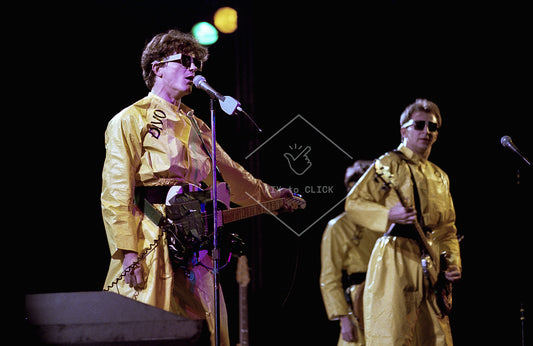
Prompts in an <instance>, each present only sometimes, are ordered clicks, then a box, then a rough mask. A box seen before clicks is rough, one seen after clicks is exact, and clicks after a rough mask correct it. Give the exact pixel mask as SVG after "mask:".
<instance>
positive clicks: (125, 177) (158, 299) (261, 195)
mask: <svg viewBox="0 0 533 346" xmlns="http://www.w3.org/2000/svg"><path fill="white" fill-rule="evenodd" d="M207 53H208V52H207V48H205V47H203V46H201V45H200V44H199V43H198V42H197V41H196V40H195V39H194V38H193V36H192V35H190V34H185V33H182V32H179V31H177V30H170V31H168V32H165V33H161V34H158V35H156V36H155V37H154V38H153V39H152V40H151V41H150V42H149V43H148V44H147V45H146V47H145V49H144V51H143V53H142V58H141V66H142V71H143V78H144V81H145V83H146V85H147V87H148V89H149V90H150V93H149V94H148V96H146V97H144V98H143V99H141V100H139V101H137V102H135V103H134V104H132V105H131V106H129V107H127V108H125V109H124V110H122V111H121V112H120V113H118V114H117V115H116V116H114V117H113V118H112V119H111V121H110V122H109V124H108V127H107V129H106V133H105V145H106V158H105V163H104V168H103V173H102V194H101V204H102V214H103V219H104V224H105V229H106V233H107V238H108V242H109V248H110V251H111V263H110V266H109V271H108V275H107V278H106V281H105V285H104V289H107V290H110V291H113V292H116V293H119V294H121V295H124V296H127V297H131V298H134V299H136V300H138V301H140V302H143V303H146V304H150V305H153V306H156V307H158V308H161V309H164V310H167V311H170V312H173V313H176V314H180V315H183V316H185V317H188V318H191V319H205V320H207V323H208V326H209V329H210V331H211V342H212V343H214V335H213V333H214V324H215V322H214V321H215V310H214V306H213V294H214V283H213V274H212V272H211V271H210V270H209V269H207V267H212V260H211V257H210V256H209V255H208V254H207V251H204V250H203V251H200V252H199V254H198V255H197V256H195V257H194V258H191V260H190V262H189V263H186V264H185V266H184V267H179V268H178V269H176V268H173V265H172V263H171V260H170V257H169V250H168V247H167V239H166V238H165V236H164V234H163V233H162V232H161V229H160V228H159V227H158V226H157V225H156V224H155V223H154V221H153V219H152V218H151V217H150V213H149V212H148V211H149V210H148V209H144V207H143V206H146V204H145V203H143V204H142V206H141V205H139V204H138V203H136V202H135V201H134V200H135V197H136V194H138V193H139V192H141V193H142V196H143V198H146V200H148V202H150V203H151V204H152V205H153V206H154V208H155V209H156V210H157V211H158V212H159V213H164V212H165V209H164V205H165V203H166V202H167V201H166V200H165V197H166V192H167V191H168V189H170V187H173V186H177V185H184V184H194V185H200V184H201V183H205V184H207V185H211V182H212V174H215V173H214V171H215V170H214V169H213V167H211V159H210V157H209V155H210V154H209V153H208V152H207V151H208V150H209V149H210V148H211V130H210V129H209V127H208V126H207V125H206V124H205V123H204V122H203V121H202V120H200V119H198V118H196V117H195V116H194V115H193V110H192V109H191V108H189V107H187V106H186V105H184V104H183V103H182V98H183V97H184V96H187V95H188V94H190V93H191V91H192V87H193V77H194V76H195V74H196V72H197V71H200V70H201V68H202V65H203V63H204V61H205V60H206V59H207ZM208 148H209V149H208ZM217 165H218V169H219V170H220V173H221V176H222V178H223V179H224V181H225V182H226V183H228V185H229V187H230V191H231V200H232V202H234V203H236V204H239V205H242V206H246V205H251V204H255V203H256V202H255V201H260V202H262V201H267V200H272V199H276V198H281V197H289V196H292V194H291V192H290V190H289V189H279V190H277V189H275V188H274V187H272V186H270V185H268V184H266V183H264V182H262V181H261V180H259V179H256V178H254V177H253V176H252V175H251V174H250V173H248V172H247V171H246V170H245V169H244V168H243V167H242V166H241V165H239V164H238V163H236V162H234V161H233V160H232V159H231V158H230V157H229V155H228V154H227V153H226V152H225V151H224V150H223V149H222V148H221V147H220V146H218V145H217ZM142 200H143V199H141V201H142ZM167 204H168V203H167ZM192 212H194V210H192ZM152 215H153V213H152ZM161 234H163V236H162V237H160V235H161ZM222 260H223V259H222ZM136 263H137V264H136ZM220 341H221V342H220V344H221V345H229V344H230V343H229V337H228V327H227V316H226V308H225V304H224V299H223V296H222V295H221V299H220Z"/></svg>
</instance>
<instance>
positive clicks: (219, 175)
mask: <svg viewBox="0 0 533 346" xmlns="http://www.w3.org/2000/svg"><path fill="white" fill-rule="evenodd" d="M187 117H188V118H189V119H190V120H191V123H192V126H193V127H194V131H196V135H197V136H198V138H200V141H202V148H203V149H204V151H205V152H206V154H207V155H208V156H209V158H210V159H211V161H213V157H212V156H211V152H210V151H209V149H207V145H206V144H205V141H204V139H203V138H202V135H201V132H200V128H199V127H198V123H197V122H196V119H194V115H191V116H189V114H188V113H187ZM215 172H216V175H217V181H218V182H221V183H222V182H224V178H223V177H222V174H220V171H219V169H218V167H215Z"/></svg>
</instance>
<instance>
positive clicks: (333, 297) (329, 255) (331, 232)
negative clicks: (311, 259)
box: [320, 217, 350, 320]
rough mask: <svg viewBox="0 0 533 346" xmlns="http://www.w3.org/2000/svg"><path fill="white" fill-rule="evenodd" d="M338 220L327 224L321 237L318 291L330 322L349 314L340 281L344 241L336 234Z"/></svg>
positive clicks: (344, 250) (344, 247)
mask: <svg viewBox="0 0 533 346" xmlns="http://www.w3.org/2000/svg"><path fill="white" fill-rule="evenodd" d="M338 218H339V217H337V218H335V219H332V220H331V221H330V222H328V225H327V226H326V229H325V230H324V234H323V235H322V243H321V253H320V259H321V269H320V291H321V293H322V300H323V301H324V307H325V308H326V313H327V315H328V318H329V319H330V320H336V319H338V318H339V317H340V316H345V315H348V314H349V313H350V308H349V306H348V303H347V302H346V298H345V296H344V290H343V287H342V281H341V280H342V269H343V262H344V255H345V253H346V241H344V240H343V239H342V238H341V237H339V234H338V232H336V228H337V226H338V224H337V223H336V221H337V220H338Z"/></svg>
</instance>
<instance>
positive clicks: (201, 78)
mask: <svg viewBox="0 0 533 346" xmlns="http://www.w3.org/2000/svg"><path fill="white" fill-rule="evenodd" d="M202 82H205V77H204V76H202V75H197V76H194V78H193V79H192V83H193V84H194V86H195V87H197V88H199V87H200V83H202Z"/></svg>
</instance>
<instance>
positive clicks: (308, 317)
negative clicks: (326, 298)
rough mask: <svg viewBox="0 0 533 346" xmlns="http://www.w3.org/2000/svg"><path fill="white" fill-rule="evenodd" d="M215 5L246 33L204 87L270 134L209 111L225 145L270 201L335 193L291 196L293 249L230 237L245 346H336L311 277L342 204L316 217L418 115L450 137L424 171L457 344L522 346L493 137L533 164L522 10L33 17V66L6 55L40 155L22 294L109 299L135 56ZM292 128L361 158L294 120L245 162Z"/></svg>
mask: <svg viewBox="0 0 533 346" xmlns="http://www.w3.org/2000/svg"><path fill="white" fill-rule="evenodd" d="M223 5H230V6H232V7H234V8H235V9H237V11H238V12H239V28H238V30H237V32H236V33H234V34H229V35H226V34H221V36H220V39H219V41H218V42H217V43H215V44H214V45H213V46H211V47H209V49H210V59H209V61H208V62H207V63H206V65H205V70H204V72H203V73H202V74H203V75H205V76H206V78H207V80H208V81H209V83H210V84H211V85H213V86H214V87H215V88H217V89H218V90H219V91H221V92H222V93H223V94H227V95H233V96H235V97H236V98H237V99H239V100H240V101H241V102H242V104H243V108H245V109H246V110H247V111H248V112H249V113H250V114H252V115H253V117H254V119H255V120H256V121H257V122H258V123H259V125H260V126H261V127H262V128H263V134H258V133H257V132H256V131H255V130H254V128H253V127H252V126H251V125H250V123H249V122H248V120H247V119H246V118H244V117H241V116H237V117H228V116H226V115H225V114H223V113H222V111H220V110H219V111H218V118H217V133H218V137H217V139H218V142H219V143H220V144H221V145H222V146H223V147H224V148H225V150H226V151H227V152H228V153H229V154H230V155H231V156H232V158H233V159H234V160H235V161H237V162H239V163H241V164H242V165H243V166H244V167H245V168H246V169H248V170H249V171H250V172H252V173H253V174H254V175H255V176H256V177H259V178H261V179H263V180H264V181H266V182H268V183H270V184H272V185H276V186H292V187H295V186H299V187H300V188H301V189H302V188H303V187H304V186H333V188H332V189H333V190H330V192H331V193H327V194H326V193H308V194H306V193H305V192H304V191H300V192H301V193H302V194H303V195H304V197H305V198H306V199H307V201H308V208H307V209H306V210H305V211H300V212H298V213H295V214H293V215H285V216H283V217H282V218H283V220H285V222H286V223H287V224H288V225H290V226H291V227H293V228H294V229H296V230H304V229H306V228H307V227H308V226H309V225H310V224H311V221H314V220H317V219H318V221H317V222H316V223H314V225H312V226H311V227H309V228H308V229H307V230H306V231H305V232H304V233H303V234H299V235H297V234H295V233H293V232H291V231H290V230H289V229H287V228H286V227H285V226H283V225H282V224H281V223H279V222H278V221H277V220H275V219H273V218H272V217H268V216H261V217H257V218H254V219H253V220H247V221H241V222H238V223H235V224H232V225H228V226H227V229H229V230H231V231H233V232H238V233H239V234H240V235H241V236H242V237H243V238H245V240H246V241H247V243H248V249H247V255H248V257H249V261H250V266H251V277H252V281H251V283H250V286H249V301H250V302H249V305H250V312H249V317H250V338H251V344H257V345H271V344H274V343H276V344H284V345H285V344H287V345H288V344H294V343H296V344H306V343H310V342H313V344H324V345H326V344H328V345H333V344H336V341H337V337H338V326H337V323H336V322H330V321H328V320H327V318H326V314H325V310H324V307H323V303H322V298H321V295H320V291H319V286H318V277H319V272H320V240H321V236H322V232H323V230H324V228H325V226H326V223H327V221H328V220H329V219H331V218H333V217H334V216H336V215H337V214H339V213H340V212H342V210H343V204H342V203H341V204H339V205H338V206H337V207H336V208H333V210H331V211H329V213H327V214H326V215H325V216H324V217H323V218H321V219H319V216H320V215H323V214H324V213H325V212H326V211H328V210H329V209H330V207H331V206H333V205H334V204H335V202H336V201H340V200H341V199H342V198H343V197H344V192H345V191H344V187H343V175H344V170H345V168H346V167H347V166H348V165H350V164H351V163H352V162H353V160H355V159H363V158H364V159H373V158H375V157H377V156H379V155H381V154H382V153H384V152H385V151H388V150H391V149H393V148H395V147H396V146H397V145H398V144H399V140H400V136H399V126H398V121H399V116H400V114H401V112H402V111H403V109H404V108H405V107H406V106H407V105H408V104H410V103H411V102H413V101H414V100H415V99H416V98H428V99H430V100H432V101H434V102H436V103H437V104H438V105H439V106H440V109H441V113H442V116H443V127H442V130H441V131H440V134H439V140H438V141H437V143H436V145H435V146H434V149H433V152H432V155H431V161H433V162H435V163H436V164H437V165H439V166H440V167H441V168H443V169H444V170H445V171H446V172H447V173H448V175H449V176H450V180H451V189H452V195H453V196H454V202H455V208H456V212H457V227H458V229H459V232H460V233H461V234H462V235H464V237H465V238H464V241H463V242H462V243H461V248H462V257H463V279H462V280H461V282H460V283H458V284H457V285H456V286H455V289H454V310H453V312H452V315H451V323H452V329H453V332H454V338H455V342H456V344H457V345H467V344H471V342H470V340H472V339H475V340H478V341H479V342H478V344H487V343H491V344H506V345H515V344H519V343H520V319H519V318H520V313H519V309H520V304H521V303H523V304H525V307H526V313H528V312H529V310H528V309H529V307H530V305H529V304H530V303H531V287H530V283H529V282H527V281H526V280H527V279H529V278H528V275H527V273H528V272H529V273H530V272H531V270H530V268H531V264H532V263H531V258H530V257H529V256H528V255H527V254H526V253H527V251H528V248H529V246H528V245H529V244H528V238H527V237H528V236H529V233H530V231H531V225H530V224H529V222H528V221H529V219H530V216H529V214H530V213H531V209H532V208H531V206H532V203H531V199H530V198H531V191H532V190H531V179H532V174H531V168H528V167H527V166H526V165H525V164H524V163H523V162H522V161H521V160H520V159H519V158H518V157H517V156H516V155H515V154H514V153H513V152H511V151H510V150H508V149H505V148H503V147H502V146H501V145H500V138H501V137H502V136H503V135H509V136H511V137H512V138H513V141H514V142H515V143H516V144H517V145H518V146H519V147H520V148H521V149H522V151H524V152H525V153H526V154H529V156H530V157H531V156H532V155H533V154H532V152H533V151H532V150H531V148H532V146H531V137H530V131H529V127H530V126H531V125H530V122H531V114H532V112H531V97H530V95H531V91H532V88H531V77H532V68H531V65H530V64H531V61H532V58H533V56H532V54H533V53H532V52H531V45H530V41H531V39H530V33H531V32H532V27H531V26H532V24H531V21H530V18H528V17H527V12H528V11H529V7H526V6H523V7H519V6H515V5H514V4H513V3H510V2H505V4H504V3H503V2H496V3H490V4H489V3H482V4H479V5H463V4H461V5H458V4H457V5H452V4H451V3H449V2H446V3H436V4H432V5H428V4H426V3H425V2H420V3H418V2H406V1H381V2H379V3H378V4H375V5H368V4H361V3H360V2H355V3H347V2H337V1H327V2H320V3H316V4H314V5H311V4H309V3H308V2H302V3H301V4H299V3H298V2H291V3H290V6H289V4H288V2H287V1H285V2H282V1H268V2H264V1H261V2H248V1H244V0H234V1H214V0H211V1H207V0H200V1H172V2H170V1H162V0H156V1H154V0H150V1H90V2H89V1H84V2H76V3H75V4H74V3H68V4H58V3H55V4H53V5H51V4H48V3H40V4H39V5H35V6H34V5H32V6H33V9H34V10H36V11H33V12H34V13H35V15H34V17H29V18H26V21H27V22H28V23H27V25H26V28H30V29H31V34H22V32H21V33H20V41H21V42H19V43H22V44H23V45H24V46H26V47H29V50H30V52H28V53H24V54H22V53H21V52H18V51H17V52H15V56H20V55H24V56H25V57H26V59H24V64H23V65H24V67H25V68H24V72H25V73H24V76H27V77H26V78H25V80H24V83H25V86H28V85H30V86H31V90H26V89H27V87H26V89H25V90H24V93H23V95H22V96H23V98H24V101H19V102H18V103H17V105H16V106H17V109H18V110H19V111H20V110H25V112H27V114H30V116H29V117H27V118H26V119H27V121H28V123H27V124H24V125H25V126H28V127H30V128H31V129H32V131H30V132H28V134H27V137H25V139H27V141H28V143H31V144H32V150H29V151H27V152H25V154H24V155H21V156H22V157H23V161H24V167H26V168H25V172H24V174H27V175H28V177H31V178H32V179H35V177H38V180H39V182H40V183H39V186H35V189H36V190H34V191H31V194H26V196H28V198H29V196H35V195H36V196H39V198H38V201H39V204H38V205H39V207H38V210H32V211H33V212H38V213H39V215H40V217H41V218H40V220H43V224H44V227H42V228H41V227H33V226H31V227H29V229H30V230H31V231H30V232H29V233H24V234H26V235H27V239H29V240H31V241H30V242H29V245H25V252H26V253H32V254H38V256H36V257H37V258H35V257H33V256H28V257H29V258H30V261H29V262H28V263H27V264H26V269H27V270H31V272H32V273H33V274H32V275H26V276H25V281H24V282H25V284H24V285H25V290H24V291H25V292H27V293H39V292H64V291H92V290H100V289H101V288H102V285H103V281H104V278H105V275H106V272H107V266H108V261H109V250H108V246H107V240H106V236H105V231H104V227H103V223H102V219H101V212H100V201H99V196H100V188H101V169H102V164H103V160H104V156H105V150H104V136H103V134H104V131H105V127H106V125H107V122H108V121H109V120H110V119H111V118H112V117H113V116H114V115H115V114H116V113H118V112H119V111H120V110H121V109H123V108H124V107H126V106H128V105H130V104H131V103H133V102H135V101H136V100H138V99H140V98H142V97H144V96H145V95H146V94H147V93H148V90H147V89H146V87H145V85H144V82H143V80H142V77H141V69H140V63H139V61H140V55H141V52H142V49H143V47H144V44H145V43H146V42H147V41H148V40H150V38H151V37H153V35H155V34H157V33H159V32H162V31H166V30H168V29H171V28H177V29H179V30H182V31H190V29H191V27H192V25H193V24H194V23H196V22H198V21H200V20H206V21H210V22H212V15H213V13H214V12H215V10H216V9H217V8H219V7H221V6H223ZM22 23H25V22H24V21H23V22H22ZM9 66H13V64H11V65H9ZM9 66H7V68H9ZM14 71H15V72H17V71H19V70H14ZM26 96H29V97H26ZM28 98H29V99H30V100H31V101H30V102H28V101H27V100H28ZM184 102H185V103H186V104H187V105H189V106H191V107H193V108H195V110H196V114H197V115H198V116H200V117H201V118H202V119H204V120H205V121H206V122H208V121H209V113H208V107H207V106H208V98H207V96H206V95H205V94H204V93H203V92H201V91H198V90H195V91H194V92H193V93H192V94H191V95H189V96H188V97H187V98H185V99H184ZM297 115H301V116H302V117H303V118H305V119H306V120H307V121H308V122H309V123H312V125H313V126H314V127H316V128H317V129H319V130H320V132H321V133H322V134H324V135H325V136H327V137H328V138H330V139H331V140H332V141H333V142H335V143H336V145H337V146H338V147H340V148H342V149H343V150H345V151H346V152H347V153H349V155H350V156H351V157H352V158H353V159H352V158H350V157H347V156H346V155H344V154H343V153H340V152H339V150H338V149H337V148H335V147H334V146H332V145H331V144H328V143H329V142H328V141H325V140H323V136H321V135H319V134H317V132H316V131H315V130H312V129H310V127H309V126H308V125H307V124H306V123H304V122H296V121H295V122H294V124H293V125H294V126H292V125H291V126H288V127H287V129H286V131H283V132H282V133H280V136H276V140H272V141H271V142H269V144H268V145H265V147H264V148H263V149H261V150H258V151H257V153H255V154H253V155H252V156H249V157H247V156H248V155H249V154H250V153H251V152H252V151H253V150H254V149H256V148H257V147H258V146H259V145H260V144H262V143H264V142H265V141H266V140H268V139H269V138H270V136H272V135H273V134H274V133H275V132H276V131H278V130H279V129H281V128H282V127H283V126H284V125H286V124H287V123H288V122H289V121H290V120H292V119H293V118H294V117H296V116H297ZM306 141H307V142H306ZM296 143H297V144H301V145H306V144H307V145H310V146H312V151H311V152H310V159H311V161H312V162H313V166H312V167H311V169H310V170H309V171H308V172H306V173H305V175H302V176H297V175H295V174H293V173H292V172H291V171H290V170H289V169H288V167H287V164H286V162H285V161H284V158H283V156H282V154H283V153H284V152H285V151H287V150H288V145H293V144H296ZM33 148H35V150H33ZM43 159H45V160H46V161H44V162H43ZM517 173H519V175H520V180H519V184H518V181H517ZM30 181H34V180H30ZM298 184H299V185H298ZM43 202H44V203H43ZM25 238H26V237H25ZM37 267H38V268H39V269H35V268H37ZM235 267H236V260H233V261H232V263H231V264H230V265H229V266H228V267H227V268H226V269H224V270H223V271H222V285H223V287H224V294H225V297H226V301H227V305H228V312H229V314H230V329H231V333H232V342H237V341H238V334H237V321H238V320H237V311H238V310H237V301H236V297H237V284H236V282H235ZM32 268H33V269H32Z"/></svg>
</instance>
